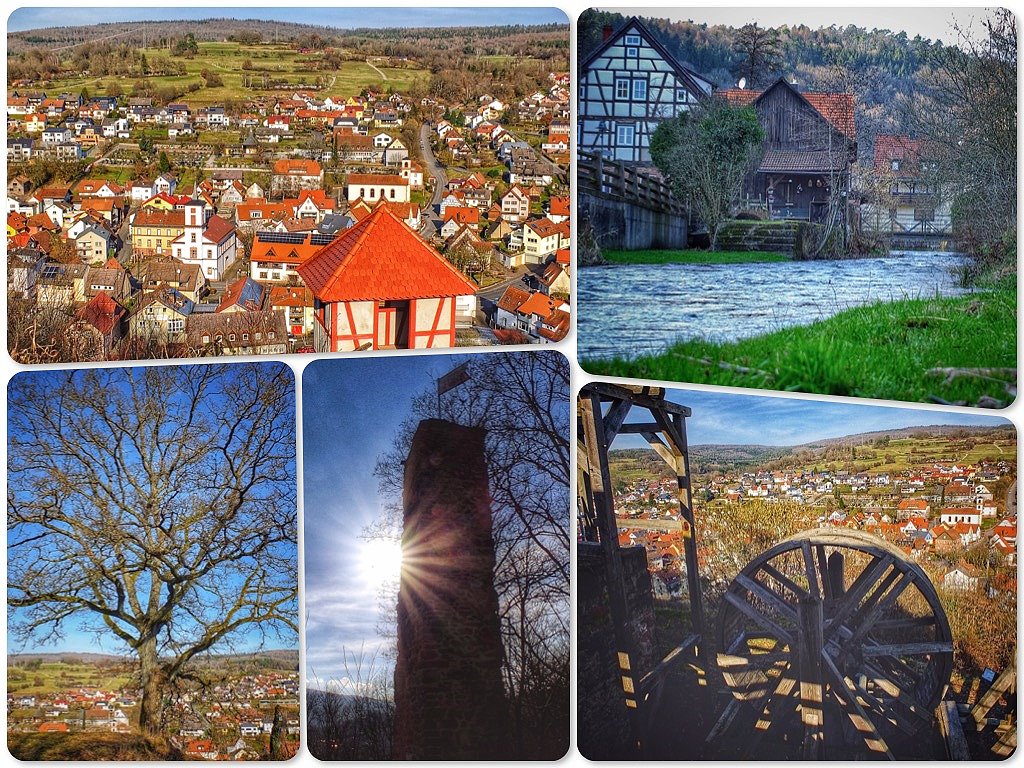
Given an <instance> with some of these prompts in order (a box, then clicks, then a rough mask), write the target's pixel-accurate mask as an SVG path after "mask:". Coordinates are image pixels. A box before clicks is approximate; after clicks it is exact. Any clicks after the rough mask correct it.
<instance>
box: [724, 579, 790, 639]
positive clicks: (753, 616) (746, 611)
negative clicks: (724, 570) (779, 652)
mask: <svg viewBox="0 0 1024 768" xmlns="http://www.w3.org/2000/svg"><path fill="white" fill-rule="evenodd" d="M725 600H726V602H728V603H729V604H730V605H732V606H733V607H734V608H736V610H738V611H739V612H740V613H742V614H743V615H744V616H746V617H747V618H748V619H750V620H751V621H753V622H754V623H755V624H758V625H759V626H760V627H761V628H762V629H764V630H766V631H767V632H768V634H769V635H771V636H772V637H774V638H776V640H778V642H780V643H782V644H783V645H790V646H791V645H793V636H792V635H791V634H790V633H789V632H787V631H786V630H785V629H783V628H782V627H781V626H779V625H778V624H777V623H776V622H774V621H772V620H771V619H770V618H768V617H767V616H765V615H764V614H763V613H761V611H759V610H757V608H755V607H754V606H753V605H751V604H750V603H748V602H747V601H746V600H744V599H743V598H742V597H739V596H737V595H735V594H733V593H732V592H726V593H725Z"/></svg>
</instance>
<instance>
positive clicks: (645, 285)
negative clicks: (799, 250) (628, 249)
mask: <svg viewBox="0 0 1024 768" xmlns="http://www.w3.org/2000/svg"><path fill="white" fill-rule="evenodd" d="M964 262H965V259H964V257H963V256H960V255H957V254H951V253H926V252H919V251H907V252H900V251H893V252H892V253H890V254H889V255H888V256H885V257H877V258H865V259H847V260H843V261H786V262H765V263H757V264H664V265H641V266H623V265H616V266H610V267H586V268H582V269H580V270H579V277H578V279H577V290H578V296H579V311H578V315H577V316H578V318H579V320H578V330H579V336H578V343H579V355H580V358H581V359H594V358H605V357H613V356H614V357H627V358H629V357H638V356H640V355H646V354H656V353H658V352H661V351H663V350H664V349H665V348H666V347H668V346H669V345H670V344H672V343H673V342H676V341H686V340H690V339H697V338H703V339H706V340H709V341H717V342H724V341H735V340H737V339H743V338H747V337H750V336H758V335H761V334H764V333H770V332H772V331H777V330H780V329H782V328H787V327H790V326H794V325H807V324H809V323H813V322H815V321H816V320H822V319H824V318H827V317H831V316H832V315H834V314H836V313H838V312H842V311H843V310H845V309H849V308H850V307H855V306H859V305H862V304H870V303H873V302H876V301H896V300H898V299H905V298H911V299H915V298H928V297H934V296H936V295H940V296H957V295H960V294H962V293H965V292H967V289H964V288H962V287H960V286H959V284H958V281H957V278H956V274H955V273H956V269H957V267H960V266H961V265H963V264H964Z"/></svg>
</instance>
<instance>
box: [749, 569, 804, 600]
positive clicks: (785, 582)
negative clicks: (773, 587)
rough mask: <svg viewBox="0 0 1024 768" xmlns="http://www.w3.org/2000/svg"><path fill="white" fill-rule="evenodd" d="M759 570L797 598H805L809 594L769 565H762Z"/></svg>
mask: <svg viewBox="0 0 1024 768" xmlns="http://www.w3.org/2000/svg"><path fill="white" fill-rule="evenodd" d="M761 570H762V571H764V572H765V573H766V574H768V575H769V576H771V577H772V578H773V579H775V581H777V582H779V584H781V585H782V586H783V587H784V588H786V589H788V590H789V591H790V592H792V593H793V594H794V595H796V597H797V598H801V597H805V596H807V595H808V594H809V593H808V592H807V590H806V589H804V588H803V587H801V586H800V585H799V584H797V583H796V582H795V581H793V580H792V579H790V578H789V577H788V576H786V574H784V573H782V571H780V570H779V569H778V568H776V567H775V566H773V565H772V564H771V563H764V564H763V565H762V566H761Z"/></svg>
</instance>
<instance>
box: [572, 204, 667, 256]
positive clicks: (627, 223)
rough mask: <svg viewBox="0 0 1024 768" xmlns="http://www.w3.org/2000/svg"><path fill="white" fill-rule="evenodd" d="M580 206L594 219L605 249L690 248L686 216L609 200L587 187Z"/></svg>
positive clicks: (595, 229)
mask: <svg viewBox="0 0 1024 768" xmlns="http://www.w3.org/2000/svg"><path fill="white" fill-rule="evenodd" d="M579 208H580V209H581V211H585V215H587V216H588V217H589V219H590V226H591V227H592V229H593V232H594V238H595V239H596V241H597V244H598V245H599V246H600V248H601V250H626V251H639V250H646V249H648V248H661V249H682V248H685V247H686V240H687V222H686V218H685V217H684V216H679V215H676V214H672V213H666V212H659V211H653V210H651V209H650V208H644V207H642V206H640V205H636V204H633V203H630V202H627V201H624V200H620V199H608V198H604V197H600V196H598V195H596V194H590V193H588V192H585V191H583V190H580V192H579Z"/></svg>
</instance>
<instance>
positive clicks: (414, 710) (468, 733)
mask: <svg viewBox="0 0 1024 768" xmlns="http://www.w3.org/2000/svg"><path fill="white" fill-rule="evenodd" d="M485 434H486V432H485V430H483V429H480V428H473V427H464V426H461V425H459V424H454V423H452V422H448V421H443V420H440V419H426V420H424V421H422V422H420V424H419V427H418V428H417V430H416V434H415V436H414V437H413V441H412V448H411V449H410V451H409V456H408V458H407V460H406V463H405V487H404V492H403V504H404V523H403V530H402V578H401V583H400V587H399V593H398V661H397V664H396V667H395V733H394V746H393V749H392V757H393V758H394V759H396V760H486V759H501V758H503V757H507V756H508V755H507V752H506V750H504V748H503V744H504V739H503V727H504V725H505V703H504V692H503V687H502V678H501V659H502V646H501V635H500V629H499V621H498V597H497V593H496V592H495V589H494V538H493V535H492V533H491V502H490V494H489V491H488V483H487V466H486V461H485V458H484V437H485Z"/></svg>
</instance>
